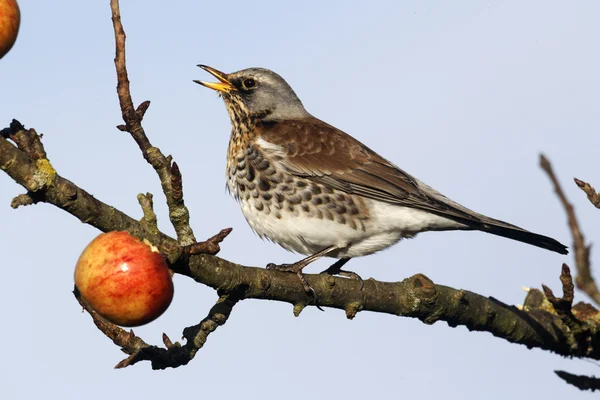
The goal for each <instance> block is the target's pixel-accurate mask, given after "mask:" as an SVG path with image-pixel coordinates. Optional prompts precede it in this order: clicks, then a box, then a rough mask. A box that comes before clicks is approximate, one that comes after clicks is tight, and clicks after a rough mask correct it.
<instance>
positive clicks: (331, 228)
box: [194, 64, 568, 302]
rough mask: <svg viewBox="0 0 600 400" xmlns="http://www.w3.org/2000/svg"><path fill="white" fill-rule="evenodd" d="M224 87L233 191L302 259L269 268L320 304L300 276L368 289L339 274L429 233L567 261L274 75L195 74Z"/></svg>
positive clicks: (251, 219)
mask: <svg viewBox="0 0 600 400" xmlns="http://www.w3.org/2000/svg"><path fill="white" fill-rule="evenodd" d="M198 67H200V68H202V69H203V70H205V71H206V72H208V73H209V74H211V75H212V76H213V77H215V78H216V79H217V82H207V81H201V80H194V82H196V83H198V84H200V85H203V86H205V87H207V88H210V89H213V90H215V91H217V92H218V94H219V95H220V97H222V99H223V101H224V103H225V107H226V109H227V112H228V114H229V119H230V120H231V125H232V129H231V134H230V138H229V147H228V150H227V166H226V179H227V188H228V190H229V192H230V193H231V194H232V196H233V197H234V198H235V199H236V200H237V201H238V202H239V204H240V206H241V210H242V213H243V215H244V217H245V218H246V221H247V222H248V224H249V225H250V227H251V228H252V230H254V232H256V233H257V234H258V236H260V237H261V238H263V239H268V240H270V241H272V242H275V243H277V244H279V245H280V246H282V247H283V248H285V249H287V250H289V251H293V252H296V253H300V254H302V255H305V256H306V257H305V258H302V259H301V260H299V261H297V262H294V263H291V264H274V263H270V264H268V265H267V269H271V270H278V271H283V272H291V273H295V274H296V275H297V276H298V278H299V279H300V282H301V283H302V285H303V287H304V290H305V291H306V292H307V293H308V294H310V295H312V296H313V297H314V298H315V302H316V294H315V291H314V289H313V288H312V287H311V286H310V285H309V283H308V281H307V280H306V278H305V276H304V273H303V269H304V268H305V267H306V266H307V265H309V264H310V263H312V262H313V261H315V260H317V259H319V258H321V257H332V258H336V259H338V260H337V261H336V262H335V263H333V264H332V265H331V266H330V267H329V268H328V269H327V270H325V271H323V273H328V274H332V275H342V276H345V277H348V278H353V279H358V280H360V281H361V289H362V280H361V279H360V276H358V275H357V274H356V273H354V272H351V271H346V270H343V269H342V267H343V266H344V265H345V264H346V263H347V262H348V261H349V260H350V259H351V258H354V257H360V256H366V255H370V254H373V253H376V252H378V251H380V250H383V249H385V248H388V247H390V246H392V245H394V244H395V243H397V242H399V241H400V240H402V239H406V238H413V237H415V236H416V235H417V234H419V233H422V232H427V231H452V230H471V231H483V232H486V233H490V234H493V235H498V236H502V237H505V238H509V239H513V240H517V241H520V242H523V243H527V244H530V245H533V246H537V247H541V248H543V249H547V250H551V251H554V252H557V253H560V254H568V251H567V247H566V246H565V245H563V244H561V243H560V242H558V241H557V240H555V239H552V238H550V237H547V236H543V235H540V234H537V233H533V232H529V231H527V230H525V229H523V228H520V227H518V226H516V225H512V224H509V223H507V222H504V221H501V220H498V219H494V218H490V217H487V216H485V215H483V214H479V213H477V212H474V211H472V210H470V209H468V208H466V207H464V206H462V205H461V204H459V203H457V202H455V201H453V200H450V199H449V198H448V197H446V196H444V195H442V194H441V193H440V192H438V191H437V190H435V189H433V188H432V187H430V186H428V185H426V184H425V183H423V182H421V181H420V180H418V179H417V178H415V177H413V176H412V175H410V174H408V173H407V172H405V171H404V170H402V169H400V168H399V167H397V166H396V165H395V164H393V163H392V162H390V161H388V160H386V159H385V158H383V157H382V156H380V155H379V154H378V153H376V152H375V151H373V150H371V149H370V148H369V147H367V146H366V145H364V144H363V143H361V142H360V141H358V140H357V139H355V138H354V137H352V136H350V135H348V134H347V133H345V132H343V131H341V130H340V129H337V128H335V127H334V126H332V125H329V124H328V123H326V122H324V121H322V120H320V119H318V118H316V117H314V116H313V115H312V114H310V113H309V112H308V111H306V109H305V108H304V105H303V103H302V102H301V101H300V99H299V98H298V96H297V95H296V93H295V92H294V90H293V89H292V87H291V86H290V85H289V84H288V83H287V82H286V81H285V80H284V79H283V78H282V77H281V76H280V75H278V74H277V73H275V72H273V71H271V70H268V69H265V68H247V69H243V70H240V71H237V72H233V73H224V72H221V71H219V70H217V69H215V68H212V67H209V66H207V65H202V64H200V65H198Z"/></svg>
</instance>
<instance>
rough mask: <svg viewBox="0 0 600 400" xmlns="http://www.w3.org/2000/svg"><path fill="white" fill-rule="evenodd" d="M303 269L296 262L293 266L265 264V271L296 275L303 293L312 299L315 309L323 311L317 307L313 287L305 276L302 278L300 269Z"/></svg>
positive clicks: (300, 263)
mask: <svg viewBox="0 0 600 400" xmlns="http://www.w3.org/2000/svg"><path fill="white" fill-rule="evenodd" d="M304 267H306V265H305V264H304V263H302V262H297V263H294V264H274V263H269V264H267V269H268V270H270V271H280V272H289V273H294V274H296V276H297V277H298V279H300V283H302V287H304V291H305V292H306V294H308V295H309V296H310V297H312V299H313V301H314V303H315V305H316V306H317V308H318V309H319V310H321V311H323V309H322V308H321V306H319V301H318V298H317V293H316V292H315V289H313V287H312V286H311V285H310V283H308V281H307V280H306V276H304V273H303V272H302V269H303V268H304Z"/></svg>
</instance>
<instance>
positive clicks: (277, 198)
mask: <svg viewBox="0 0 600 400" xmlns="http://www.w3.org/2000/svg"><path fill="white" fill-rule="evenodd" d="M275 200H276V201H277V202H278V203H283V200H285V198H284V197H283V195H282V194H281V193H279V192H276V193H275Z"/></svg>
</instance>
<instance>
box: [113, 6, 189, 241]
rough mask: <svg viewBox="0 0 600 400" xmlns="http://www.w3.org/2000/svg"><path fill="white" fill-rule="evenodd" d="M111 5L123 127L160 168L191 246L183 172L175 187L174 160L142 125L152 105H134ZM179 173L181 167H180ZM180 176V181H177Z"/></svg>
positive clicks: (172, 210) (181, 233) (181, 236)
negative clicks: (154, 141)
mask: <svg viewBox="0 0 600 400" xmlns="http://www.w3.org/2000/svg"><path fill="white" fill-rule="evenodd" d="M110 8H111V10H112V22H113V28H114V33H115V68H116V71H117V94H118V96H119V104H120V106H121V113H122V115H123V121H124V122H125V125H119V126H118V128H119V130H122V131H127V132H129V133H130V134H131V137H132V138H133V139H134V140H135V142H136V143H137V144H138V146H139V148H140V150H141V151H142V154H143V155H144V158H145V159H146V161H148V163H149V164H150V165H152V167H153V168H154V170H155V171H156V173H157V174H158V176H159V178H160V182H161V185H162V189H163V192H164V194H165V197H166V199H167V206H168V207H169V217H170V219H171V223H172V224H173V227H174V228H175V232H176V233H177V239H178V241H179V244H180V245H182V246H186V245H190V244H193V243H195V242H196V239H195V237H194V232H193V231H192V228H191V227H190V214H189V211H188V209H187V207H186V206H185V204H184V202H183V193H182V191H181V186H182V185H181V174H179V175H178V177H175V182H176V183H178V185H176V187H175V188H174V187H173V173H172V167H171V160H170V159H169V157H165V155H164V154H163V153H162V152H161V151H160V149H159V148H157V147H153V146H152V144H151V143H150V140H149V139H148V137H147V136H146V133H145V131H144V128H143V127H142V119H143V118H144V115H145V113H146V111H147V110H148V107H149V106H150V102H149V101H144V102H142V103H141V104H140V105H139V106H138V108H137V109H135V107H134V105H133V100H132V98H131V90H130V85H129V77H128V74H127V64H126V58H125V38H126V36H125V30H124V29H123V24H122V23H121V12H120V10H119V1H118V0H111V1H110ZM177 172H178V170H177ZM177 179H178V180H177Z"/></svg>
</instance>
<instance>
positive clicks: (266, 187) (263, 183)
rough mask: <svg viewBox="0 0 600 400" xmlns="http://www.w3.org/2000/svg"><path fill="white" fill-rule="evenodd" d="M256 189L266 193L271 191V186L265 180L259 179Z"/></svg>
mask: <svg viewBox="0 0 600 400" xmlns="http://www.w3.org/2000/svg"><path fill="white" fill-rule="evenodd" d="M258 188H259V189H260V190H262V191H265V192H266V191H267V190H269V189H271V184H270V183H269V182H268V181H267V180H266V179H265V178H260V180H259V181H258Z"/></svg>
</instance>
